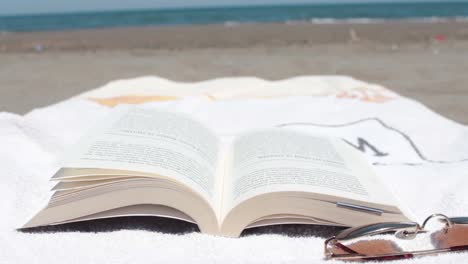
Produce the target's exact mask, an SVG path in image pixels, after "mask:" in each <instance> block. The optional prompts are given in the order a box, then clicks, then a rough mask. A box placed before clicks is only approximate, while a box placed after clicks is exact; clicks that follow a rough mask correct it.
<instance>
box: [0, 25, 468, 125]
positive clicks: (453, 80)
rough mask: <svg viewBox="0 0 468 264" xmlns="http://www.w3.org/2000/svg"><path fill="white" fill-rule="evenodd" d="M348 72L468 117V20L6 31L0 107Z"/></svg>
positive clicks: (0, 46) (1, 39)
mask: <svg viewBox="0 0 468 264" xmlns="http://www.w3.org/2000/svg"><path fill="white" fill-rule="evenodd" d="M308 74H340V75H350V76H353V77H355V78H358V79H362V80H365V81H368V82H375V83H379V84H382V85H384V86H386V87H387V88H390V89H392V90H394V91H396V92H398V93H400V94H402V95H405V96H408V97H411V98H414V99H416V100H419V101H420V102H422V103H424V104H426V105H427V106H428V107H430V108H431V109H433V110H435V111H436V112H438V113H440V114H442V115H444V116H446V117H448V118H451V119H453V120H455V121H457V122H460V123H464V124H468V115H467V114H466V113H468V84H467V83H468V23H463V22H445V23H415V22H392V23H377V24H335V25H313V24H307V23H300V24H291V25H287V24H256V25H240V26H235V27H226V26H222V25H212V26H192V27H186V26H184V27H148V28H127V29H102V30H80V31H68V32H39V33H1V32H0V111H8V112H14V113H19V114H23V113H26V112H28V111H30V110H31V109H33V108H36V107H42V106H46V105H48V104H51V103H55V102H58V101H60V100H63V99H66V98H68V97H70V96H73V95H76V94H78V93H81V92H83V91H86V90H89V89H93V88H96V87H98V86H101V85H103V84H105V83H106V82H108V81H110V80H114V79H119V78H131V77H137V76H142V75H159V76H161V77H164V78H169V79H173V80H178V81H199V80H205V79H209V78H215V77H221V76H258V77H261V78H266V79H274V80H276V79H282V78H288V77H292V76H297V75H308Z"/></svg>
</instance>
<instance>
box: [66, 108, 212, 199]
mask: <svg viewBox="0 0 468 264" xmlns="http://www.w3.org/2000/svg"><path fill="white" fill-rule="evenodd" d="M218 149H219V146H218V140H217V138H216V136H215V135H214V134H213V133H211V131H210V130H209V129H207V128H206V127H204V126H203V125H202V124H200V123H198V122H197V121H195V120H192V119H191V118H190V116H188V115H186V114H182V113H176V112H164V111H159V110H158V111H157V110H150V109H143V108H121V109H118V110H116V111H114V112H113V113H112V114H111V115H110V116H108V118H106V120H104V121H103V122H102V123H101V124H100V125H99V126H98V127H97V128H96V129H94V130H93V131H91V134H90V135H88V136H86V137H84V138H83V139H82V140H81V142H79V143H78V144H77V145H76V148H75V149H74V150H73V151H72V152H71V153H70V154H69V156H68V157H67V158H66V160H65V162H64V164H63V166H64V167H68V168H101V169H117V170H126V171H138V172H145V173H152V174H157V175H160V176H165V177H169V178H171V179H173V180H176V181H179V182H182V183H184V184H186V185H188V186H189V187H190V188H192V189H193V190H194V191H196V192H198V193H199V194H200V195H202V197H204V198H206V199H207V201H209V202H212V201H214V200H215V198H214V197H215V196H216V195H217V193H216V192H217V188H216V186H217V182H216V178H215V174H216V170H217V165H218V156H219V155H218V154H219V153H218V151H219V150H218ZM130 176H131V175H130Z"/></svg>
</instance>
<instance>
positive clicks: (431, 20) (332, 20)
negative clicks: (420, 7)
mask: <svg viewBox="0 0 468 264" xmlns="http://www.w3.org/2000/svg"><path fill="white" fill-rule="evenodd" d="M397 21H402V22H425V23H440V22H468V17H462V16H457V17H417V18H397V19H396V18H388V19H384V18H364V17H363V18H347V19H341V18H312V19H309V20H298V21H285V23H286V24H294V23H312V24H373V23H385V22H397Z"/></svg>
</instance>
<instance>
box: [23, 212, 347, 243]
mask: <svg viewBox="0 0 468 264" xmlns="http://www.w3.org/2000/svg"><path fill="white" fill-rule="evenodd" d="M343 229H344V228H343V227H335V226H321V225H304V224H284V225H274V226H263V227H254V228H249V229H246V230H244V231H243V232H242V234H241V236H242V237H245V236H251V235H265V234H277V235H284V236H288V237H304V236H306V237H309V236H310V237H324V238H326V237H330V236H332V235H334V234H336V233H338V232H339V231H340V230H343ZM120 230H145V231H150V232H158V233H163V234H175V235H181V234H188V233H194V232H200V230H199V228H198V226H197V225H196V224H192V223H188V222H185V221H182V220H176V219H169V218H163V217H154V216H127V217H115V218H106V219H96V220H89V221H82V222H74V223H67V224H60V225H49V226H40V227H33V228H26V229H20V230H18V231H19V232H24V233H58V232H89V233H101V232H114V231H120Z"/></svg>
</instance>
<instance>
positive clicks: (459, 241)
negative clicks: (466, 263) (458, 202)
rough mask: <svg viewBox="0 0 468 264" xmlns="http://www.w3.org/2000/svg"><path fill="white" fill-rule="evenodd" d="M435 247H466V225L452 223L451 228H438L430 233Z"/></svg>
mask: <svg viewBox="0 0 468 264" xmlns="http://www.w3.org/2000/svg"><path fill="white" fill-rule="evenodd" d="M431 240H432V243H433V244H434V246H435V247H436V248H439V249H441V248H457V247H463V246H466V247H468V225H454V226H452V227H451V228H448V229H443V230H439V231H437V232H435V233H433V234H432V235H431Z"/></svg>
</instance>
